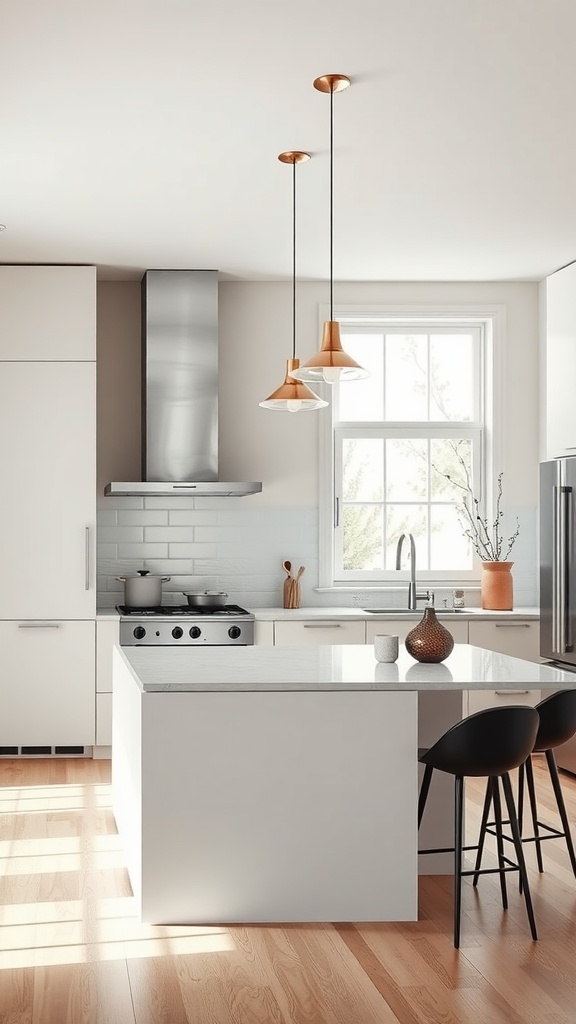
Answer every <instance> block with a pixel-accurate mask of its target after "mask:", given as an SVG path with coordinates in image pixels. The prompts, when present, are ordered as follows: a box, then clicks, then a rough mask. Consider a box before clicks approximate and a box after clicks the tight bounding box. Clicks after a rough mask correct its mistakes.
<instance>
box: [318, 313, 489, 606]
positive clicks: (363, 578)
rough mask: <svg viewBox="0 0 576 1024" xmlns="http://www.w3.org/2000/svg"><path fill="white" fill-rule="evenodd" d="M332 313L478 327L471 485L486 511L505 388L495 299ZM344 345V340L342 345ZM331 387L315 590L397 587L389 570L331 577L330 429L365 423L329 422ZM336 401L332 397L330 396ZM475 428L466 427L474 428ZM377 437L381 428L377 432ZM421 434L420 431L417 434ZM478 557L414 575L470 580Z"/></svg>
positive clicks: (355, 324) (401, 323) (443, 582)
mask: <svg viewBox="0 0 576 1024" xmlns="http://www.w3.org/2000/svg"><path fill="white" fill-rule="evenodd" d="M328 318H329V310H328V308H327V307H320V309H319V328H320V326H321V324H322V323H323V321H324V320H325V319H328ZM334 318H335V319H337V320H339V321H340V323H341V325H343V326H344V325H345V326H346V327H350V328H352V329H353V330H354V331H355V332H359V331H362V330H366V329H372V330H374V329H377V328H378V327H380V326H382V325H384V324H385V325H386V328H387V329H388V328H391V329H396V328H397V327H398V328H400V327H401V329H404V328H405V327H407V326H408V327H409V328H410V329H412V330H416V329H417V328H418V327H420V328H421V329H422V328H424V327H425V326H428V327H432V326H437V327H438V329H440V328H441V327H442V326H444V325H446V322H447V321H449V322H450V323H449V326H450V327H456V326H460V327H466V326H475V327H480V328H481V330H482V336H483V340H482V360H481V366H480V373H481V405H482V408H481V420H482V423H483V427H482V442H481V448H480V469H479V473H478V474H477V478H476V479H475V480H474V487H475V489H477V490H476V491H475V493H477V494H478V496H479V498H480V501H481V507H482V509H483V511H484V514H486V512H487V510H488V514H489V510H491V509H492V508H493V506H494V503H495V494H496V485H497V476H498V472H499V471H500V469H501V467H502V441H501V438H502V426H503V420H502V399H503V394H504V390H505V386H504V379H503V373H504V366H505V362H506V360H505V306H503V305H501V304H490V305H488V304H486V305H484V304H474V305H472V304H457V305H455V304H450V305H443V306H438V305H432V304H430V305H428V304H426V305H420V304H418V305H416V304H415V305H409V306H398V305H394V306H391V305H378V306H369V307H367V306H338V307H336V308H335V311H334ZM344 347H346V346H345V344H344ZM334 391H335V388H333V387H330V385H323V396H324V397H325V398H327V400H328V401H329V403H330V408H329V409H326V410H325V414H324V415H323V416H322V417H321V424H320V430H319V587H318V589H319V590H320V591H324V590H328V591H334V590H354V589H361V590H363V591H365V590H367V589H370V588H371V587H375V588H377V589H386V588H390V589H393V588H394V587H395V586H398V582H399V581H398V580H396V578H395V575H394V573H391V572H387V573H384V574H382V578H381V579H378V580H374V578H373V575H372V574H365V573H364V574H362V573H358V574H354V575H355V578H351V577H350V576H349V575H347V578H346V579H345V580H336V579H335V545H336V543H337V542H338V540H339V537H338V533H337V526H336V515H337V509H336V500H335V499H336V495H335V469H336V461H335V460H336V437H337V434H336V431H337V430H339V431H340V433H342V431H344V432H345V433H346V436H348V430H349V429H353V428H354V426H357V427H358V429H359V430H361V431H363V432H364V434H366V432H367V430H368V429H369V424H366V423H364V424H360V423H358V424H356V425H353V424H347V425H346V428H343V427H340V424H338V427H337V426H336V424H335V422H334V410H335V408H336V405H335V402H334V397H335V396H334ZM336 402H337V399H336ZM412 426H414V425H413V424H410V423H406V424H395V425H394V424H387V427H386V436H391V433H392V431H393V430H394V429H395V427H397V428H400V429H401V430H403V431H404V432H406V430H409V429H410V428H411V427H412ZM444 426H445V425H444V424H441V423H435V424H432V425H431V426H430V427H429V428H428V432H430V431H435V430H436V428H438V433H439V434H440V435H441V434H442V431H443V429H444ZM462 427H463V431H462V436H467V431H470V428H471V425H470V424H465V425H464V424H463V425H462ZM474 430H475V427H472V433H474ZM378 436H382V430H380V431H379V432H378ZM420 436H421V435H420ZM480 564H481V563H480V559H479V558H478V557H477V556H475V558H474V564H473V568H472V569H471V570H468V571H462V572H459V573H446V572H442V573H441V572H438V571H422V572H421V571H420V570H418V579H419V581H420V582H422V583H425V584H426V585H427V586H429V587H432V586H433V585H434V584H435V583H436V584H438V585H440V586H449V585H450V584H453V585H457V584H459V583H464V584H471V583H475V582H479V580H480V572H481V569H480Z"/></svg>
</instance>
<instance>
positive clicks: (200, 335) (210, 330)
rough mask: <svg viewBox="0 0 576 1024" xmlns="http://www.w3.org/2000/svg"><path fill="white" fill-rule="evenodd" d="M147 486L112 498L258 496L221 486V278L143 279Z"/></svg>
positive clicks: (110, 489) (114, 486) (117, 487)
mask: <svg viewBox="0 0 576 1024" xmlns="http://www.w3.org/2000/svg"><path fill="white" fill-rule="evenodd" d="M142 476H143V480H142V481H137V482H133V483H124V482H123V483H110V484H107V485H106V487H105V488H104V494H108V495H144V496H146V495H160V496H163V495H170V496H174V495H183V496H185V497H191V496H195V495H196V496H200V497H202V496H204V497H206V496H215V495H226V496H229V495H235V496H241V495H244V494H256V493H257V492H258V491H261V490H262V484H261V483H258V482H256V481H250V482H246V483H229V482H228V481H221V480H219V479H218V272H217V271H216V270H148V271H146V273H145V275H144V278H143V279H142Z"/></svg>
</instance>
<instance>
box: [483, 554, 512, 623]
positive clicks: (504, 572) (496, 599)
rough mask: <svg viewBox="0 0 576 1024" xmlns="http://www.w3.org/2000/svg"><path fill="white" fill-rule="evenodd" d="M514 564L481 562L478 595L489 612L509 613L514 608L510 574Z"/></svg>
mask: <svg viewBox="0 0 576 1024" xmlns="http://www.w3.org/2000/svg"><path fill="white" fill-rule="evenodd" d="M513 565H514V562H482V578H481V580H480V595H481V598H482V607H483V608H486V609H487V610H489V611H496V612H510V611H512V608H513V607H514V587H513V581H512V573H511V572H510V570H511V568H512V566H513Z"/></svg>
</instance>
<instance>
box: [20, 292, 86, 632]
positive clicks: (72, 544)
mask: <svg viewBox="0 0 576 1024" xmlns="http://www.w3.org/2000/svg"><path fill="white" fill-rule="evenodd" d="M1 279H2V274H1V272H0V280H1ZM0 427H1V429H2V436H3V440H2V444H1V445H0V480H1V481H2V500H1V502H0V567H1V569H2V588H1V590H0V619H16V618H27V619H42V618H52V617H57V618H62V619H66V618H68V619H82V618H93V617H94V615H95V611H96V560H95V555H96V483H95V481H96V364H95V363H82V362H79V363H58V362H55V363H33V362H29V363H26V362H0Z"/></svg>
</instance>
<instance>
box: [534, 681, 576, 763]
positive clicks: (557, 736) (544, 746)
mask: <svg viewBox="0 0 576 1024" xmlns="http://www.w3.org/2000/svg"><path fill="white" fill-rule="evenodd" d="M537 711H538V714H539V715H540V726H539V728H538V733H537V735H536V742H535V744H534V752H535V753H542V752H543V751H544V750H552V749H553V748H554V747H559V746H560V745H561V744H562V743H565V742H566V740H569V739H571V738H572V736H573V735H574V733H576V690H560V691H559V692H558V693H553V694H551V696H550V697H545V698H544V700H541V701H540V703H539V704H538V705H537Z"/></svg>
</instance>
